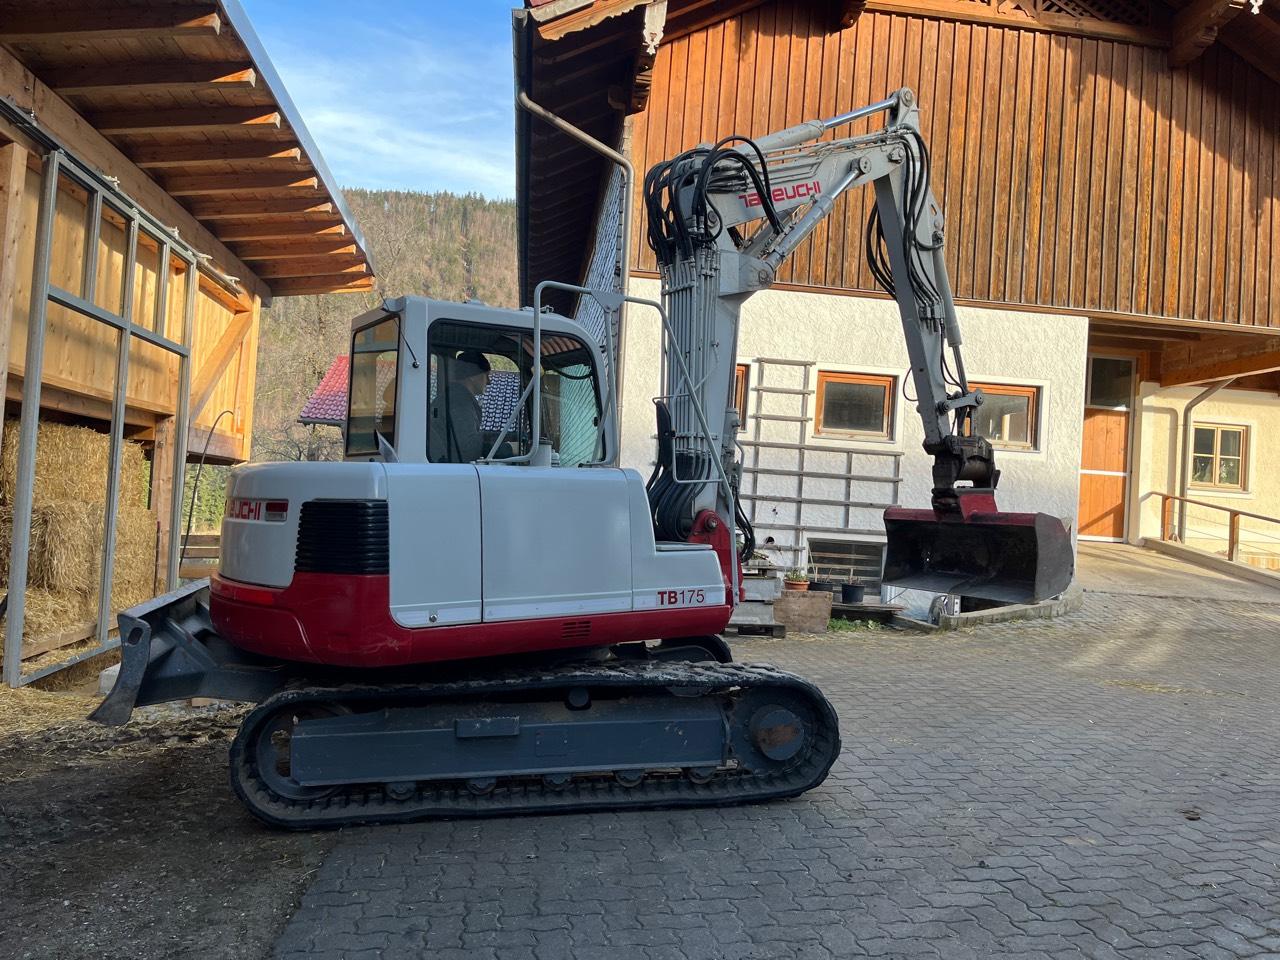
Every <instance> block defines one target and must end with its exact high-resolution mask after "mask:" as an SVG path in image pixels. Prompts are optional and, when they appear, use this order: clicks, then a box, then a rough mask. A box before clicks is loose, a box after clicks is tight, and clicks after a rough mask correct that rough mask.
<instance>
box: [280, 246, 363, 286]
mask: <svg viewBox="0 0 1280 960" xmlns="http://www.w3.org/2000/svg"><path fill="white" fill-rule="evenodd" d="M255 270H256V272H257V274H258V276H260V277H261V278H262V279H263V280H266V281H268V282H270V281H271V280H274V279H278V278H280V277H316V276H343V277H349V278H350V279H352V280H354V279H357V278H358V277H361V276H364V275H365V274H367V273H368V272H369V264H368V262H366V260H365V258H364V255H363V254H359V253H357V254H354V255H325V256H321V257H312V258H310V259H307V260H267V261H265V262H263V263H261V264H259V265H258V266H257V267H256V268H255Z"/></svg>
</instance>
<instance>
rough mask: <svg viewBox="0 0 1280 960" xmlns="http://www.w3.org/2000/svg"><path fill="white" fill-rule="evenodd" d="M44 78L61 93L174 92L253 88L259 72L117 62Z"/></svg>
mask: <svg viewBox="0 0 1280 960" xmlns="http://www.w3.org/2000/svg"><path fill="white" fill-rule="evenodd" d="M43 76H44V80H45V82H46V83H47V84H49V86H50V87H52V88H53V89H54V90H56V91H57V92H58V93H59V95H61V96H64V97H68V96H92V95H95V94H103V93H109V94H118V93H172V92H175V91H178V92H184V91H188V90H199V89H213V90H252V89H253V88H254V87H255V86H256V85H257V83H258V74H257V72H256V71H255V70H254V69H253V65H252V64H248V63H243V62H233V63H215V62H200V63H170V62H167V61H166V62H162V63H114V64H111V65H109V66H102V65H94V66H80V67H65V68H62V69H55V70H49V71H45V73H44V74H43Z"/></svg>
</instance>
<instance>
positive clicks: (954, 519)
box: [645, 89, 1073, 602]
mask: <svg viewBox="0 0 1280 960" xmlns="http://www.w3.org/2000/svg"><path fill="white" fill-rule="evenodd" d="M879 114H884V115H885V117H886V123H885V126H884V127H883V128H882V129H880V130H877V131H874V132H872V133H869V134H865V135H861V136H856V137H847V138H844V139H835V140H826V141H823V140H820V139H819V138H820V137H822V136H823V135H824V134H825V133H826V132H827V131H829V130H832V129H834V128H837V127H841V126H845V125H847V124H849V123H851V122H853V121H855V120H858V119H861V118H866V117H871V116H875V115H879ZM864 185H870V186H872V187H873V188H874V190H875V204H874V206H873V208H872V213H871V216H870V217H869V218H868V221H867V225H866V235H865V246H866V255H867V258H868V262H869V265H870V268H871V272H872V274H873V275H874V276H875V278H876V281H877V282H878V284H879V285H880V286H881V287H882V288H883V289H884V291H885V292H886V293H888V294H889V295H890V296H891V297H893V299H894V300H895V301H896V303H897V305H898V311H899V314H900V317H901V322H902V332H903V336H904V338H905V341H906V346H907V353H908V356H909V359H910V363H911V377H912V380H913V383H914V386H915V390H916V398H917V400H916V404H917V406H916V409H917V412H918V413H919V415H920V419H921V423H922V424H923V427H924V449H925V451H926V452H927V453H928V454H929V455H930V456H931V457H932V458H933V496H932V502H931V504H930V509H929V510H927V511H918V510H916V511H913V510H904V509H901V508H896V507H895V508H890V509H889V510H887V511H886V514H885V524H886V534H887V537H888V550H887V555H886V569H885V580H886V582H890V583H895V584H898V585H901V586H908V587H915V588H919V589H925V590H930V591H932V592H938V593H957V594H961V595H967V596H973V597H981V598H985V599H990V600H996V601H1001V602H1023V601H1028V600H1039V599H1042V598H1044V597H1047V596H1053V595H1055V594H1057V593H1060V592H1061V591H1062V590H1063V589H1065V588H1066V586H1067V585H1068V584H1069V583H1070V579H1071V574H1072V566H1073V559H1072V550H1071V544H1070V537H1069V536H1068V534H1067V531H1066V528H1065V526H1064V525H1063V523H1062V521H1060V520H1058V519H1056V518H1053V517H1047V516H1045V515H1043V514H1036V515H1026V514H1004V513H1000V512H999V511H998V510H997V509H996V506H995V500H994V491H995V487H996V485H997V483H998V481H999V471H998V470H997V469H996V466H995V456H994V453H993V451H992V449H991V445H990V443H989V442H988V441H987V439H986V438H984V437H982V436H980V435H978V434H977V433H976V431H975V430H974V429H973V424H974V421H973V414H974V411H975V410H976V409H977V407H979V406H980V405H981V404H982V402H983V395H982V391H981V390H978V389H971V388H970V387H969V384H968V380H967V377H966V374H965V368H964V359H963V356H962V352H961V345H962V343H963V339H962V337H961V333H960V325H959V322H958V320H957V318H956V312H955V304H954V302H953V300H952V294H951V287H950V283H949V280H948V277H947V270H946V264H945V261H944V257H943V242H944V236H945V229H944V222H943V217H942V211H941V209H940V207H939V206H938V203H937V201H936V200H935V198H934V196H933V192H932V190H931V189H930V183H929V151H928V147H927V145H926V143H925V140H924V137H923V136H922V135H921V132H920V125H919V111H918V107H917V105H916V101H915V97H914V95H913V94H912V92H911V91H910V90H907V89H903V90H899V91H898V92H897V93H895V94H893V95H892V96H891V97H889V98H887V99H886V100H883V101H881V102H879V103H876V104H872V105H870V106H868V107H863V108H861V109H858V110H854V111H851V112H849V113H845V114H841V115H840V116H837V117H832V118H830V119H827V120H812V121H808V122H806V123H802V124H798V125H796V126H794V127H789V128H787V129H786V130H781V131H778V132H776V133H771V134H768V135H766V136H763V137H760V138H757V139H756V140H754V141H752V140H748V139H747V138H745V137H737V136H734V137H727V138H725V139H724V140H721V141H720V142H718V143H716V144H704V145H701V146H698V147H696V148H694V149H692V150H689V151H686V152H685V153H682V154H680V155H679V156H677V157H674V158H672V159H671V160H668V161H665V162H663V163H659V164H657V165H655V166H654V167H653V168H652V169H651V170H650V171H649V173H648V175H647V176H646V178H645V202H646V213H647V216H648V237H649V244H650V246H651V247H652V249H653V250H654V253H655V256H656V258H657V261H658V265H659V269H660V271H661V275H662V281H663V303H664V307H665V309H666V312H667V314H668V322H667V325H666V330H667V335H666V337H665V342H664V357H665V363H664V385H663V396H662V397H661V399H660V400H659V456H658V468H657V469H656V470H655V472H654V475H653V477H652V478H651V480H650V484H649V494H650V503H651V505H652V507H653V510H654V522H655V526H656V528H657V530H658V532H659V535H660V536H662V537H663V538H664V539H684V538H685V537H687V535H688V531H689V530H691V529H692V528H693V526H694V525H695V522H696V520H697V518H698V517H699V516H700V515H701V514H703V513H704V512H705V511H708V510H710V511H714V512H715V514H716V515H718V516H719V517H720V518H722V520H723V521H725V522H728V523H730V524H735V523H736V525H737V526H738V528H739V529H740V531H741V533H742V537H741V540H742V541H743V543H744V552H745V551H746V550H748V549H749V548H750V546H751V543H752V534H751V531H750V524H749V523H748V521H747V518H746V517H745V515H744V514H743V512H742V511H741V510H740V508H739V507H738V504H737V482H736V481H737V478H739V477H740V474H741V470H740V467H739V465H738V463H737V459H736V449H735V428H736V426H737V422H736V421H737V413H736V409H735V408H734V405H733V403H732V402H731V398H732V387H733V373H734V369H735V360H736V356H737V339H738V329H739V320H740V314H741V307H742V304H743V302H744V301H745V300H746V299H747V298H748V297H750V296H751V295H752V294H754V293H756V292H757V291H760V290H764V289H767V288H769V287H770V286H772V284H773V283H774V280H775V277H776V276H777V272H778V270H779V268H780V267H781V266H782V265H783V264H784V263H785V262H786V260H787V258H788V257H789V256H790V255H791V254H792V253H793V252H794V251H795V249H796V248H797V247H798V246H799V245H800V244H801V243H802V242H803V241H804V240H805V239H806V238H807V237H808V236H809V235H810V234H812V232H813V230H814V229H815V228H816V227H817V226H818V224H820V223H821V222H822V221H823V220H824V219H825V218H826V217H827V216H828V215H829V214H830V213H831V211H832V209H833V208H834V206H835V204H836V202H837V201H838V199H839V198H840V197H841V196H842V195H843V194H845V193H846V192H848V191H850V190H852V189H853V188H855V187H858V186H864ZM706 411H712V412H713V415H712V416H710V417H708V416H707V415H706ZM720 411H724V412H723V415H719V412H720ZM703 423H707V424H710V425H711V427H710V432H709V433H708V432H707V431H704V430H703V429H702V424H703ZM713 458H718V459H719V460H720V464H721V469H719V470H713V469H711V466H712V460H713ZM717 476H725V477H729V478H732V482H731V483H730V484H728V485H726V484H724V483H719V482H717V481H716V477H717Z"/></svg>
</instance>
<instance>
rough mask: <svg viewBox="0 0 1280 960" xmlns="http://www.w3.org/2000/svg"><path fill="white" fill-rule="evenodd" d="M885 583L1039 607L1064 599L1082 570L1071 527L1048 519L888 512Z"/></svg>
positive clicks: (1028, 515)
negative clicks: (1061, 596) (1043, 602)
mask: <svg viewBox="0 0 1280 960" xmlns="http://www.w3.org/2000/svg"><path fill="white" fill-rule="evenodd" d="M884 526H885V533H886V534H887V535H888V541H889V542H888V547H887V550H886V552H885V564H884V582H885V583H889V584H892V585H893V586H895V587H906V588H908V589H910V590H925V591H928V592H930V593H950V594H958V595H960V596H965V597H977V598H980V599H983V600H994V601H997V602H999V603H1039V602H1040V601H1041V600H1047V599H1049V598H1050V597H1055V596H1057V595H1058V594H1060V593H1062V592H1063V591H1064V590H1066V589H1067V587H1068V586H1069V585H1070V583H1071V577H1072V575H1073V574H1074V572H1075V555H1074V554H1073V552H1072V550H1071V536H1070V534H1069V533H1068V531H1067V527H1066V524H1065V523H1063V521H1062V520H1060V519H1059V518H1057V517H1052V516H1049V514H1047V513H1000V512H993V513H969V514H968V515H967V516H962V515H958V514H957V515H956V516H953V517H952V516H948V517H945V518H943V519H939V518H938V516H937V514H935V513H934V512H933V511H932V510H909V509H905V508H902V507H890V508H888V509H887V510H885V512H884Z"/></svg>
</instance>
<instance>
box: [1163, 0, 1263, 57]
mask: <svg viewBox="0 0 1280 960" xmlns="http://www.w3.org/2000/svg"><path fill="white" fill-rule="evenodd" d="M1245 2H1246V0H1192V2H1191V3H1189V4H1188V5H1187V6H1185V7H1183V8H1182V9H1181V10H1179V11H1178V12H1177V13H1175V14H1174V16H1173V45H1172V46H1171V47H1169V66H1171V67H1174V68H1177V67H1185V66H1186V65H1187V64H1188V63H1190V62H1191V61H1192V60H1195V59H1196V58H1197V57H1198V56H1200V54H1202V53H1204V52H1205V50H1206V49H1208V47H1209V45H1210V44H1211V43H1213V41H1214V40H1216V39H1218V28H1219V27H1221V26H1222V25H1223V24H1224V23H1227V22H1229V21H1230V20H1231V18H1232V17H1234V16H1235V15H1236V14H1237V13H1239V12H1240V11H1241V10H1242V9H1244V5H1245Z"/></svg>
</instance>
